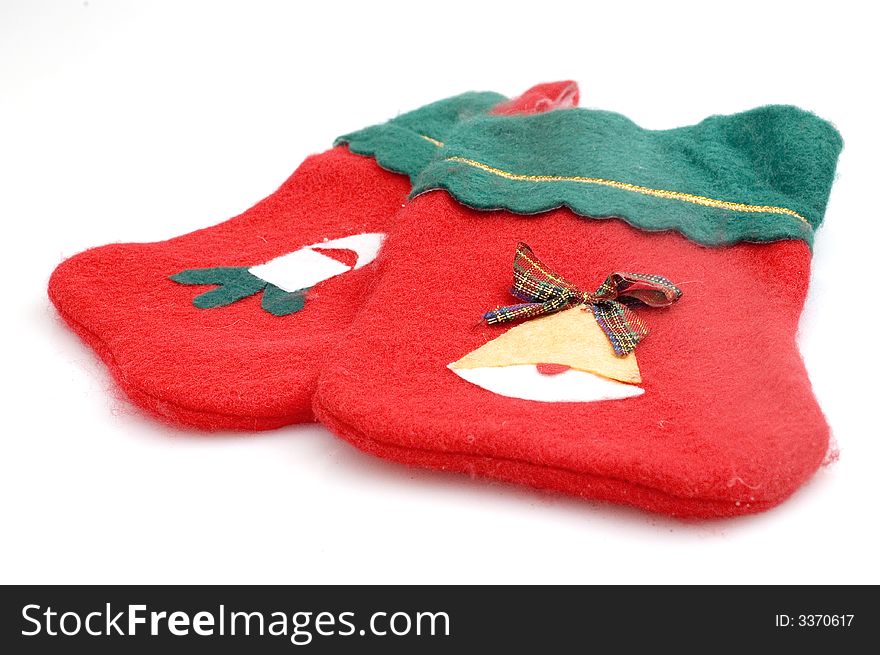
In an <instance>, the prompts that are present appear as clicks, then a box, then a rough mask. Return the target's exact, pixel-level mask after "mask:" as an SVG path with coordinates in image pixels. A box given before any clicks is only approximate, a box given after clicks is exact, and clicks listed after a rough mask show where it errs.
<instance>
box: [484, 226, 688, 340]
mask: <svg viewBox="0 0 880 655" xmlns="http://www.w3.org/2000/svg"><path fill="white" fill-rule="evenodd" d="M510 292H511V293H512V294H513V295H514V296H516V297H517V298H519V299H520V300H525V301H527V302H525V303H522V304H519V305H510V306H508V307H500V308H498V309H494V310H492V311H491V312H487V313H486V314H485V315H484V316H483V318H484V319H486V322H487V323H488V324H489V325H495V324H496V323H507V322H508V321H515V320H517V319H520V318H526V319H528V318H535V317H536V316H543V315H545V314H553V313H555V312H558V311H561V310H563V309H566V308H568V307H572V306H574V305H580V304H585V305H589V306H590V309H591V310H592V312H593V315H594V316H595V317H596V322H597V323H598V324H599V327H601V328H602V331H603V332H604V333H605V335H606V336H607V337H608V340H609V341H610V342H611V346H612V347H613V348H614V353H615V354H616V355H617V356H618V357H624V356H626V355H628V354H629V353H631V352H632V351H633V350H634V349H635V347H636V346H637V345H638V343H639V342H640V341H641V340H642V339H643V338H645V336H646V335H647V334H648V328H647V327H645V324H644V323H642V320H641V319H640V318H639V317H638V316H636V314H635V313H634V312H633V311H632V310H631V309H630V308H629V307H627V306H626V305H624V304H623V302H622V301H630V300H638V301H640V302H643V303H644V304H646V305H648V306H649V307H668V306H669V305H671V304H672V303H674V302H675V301H676V300H678V299H679V298H681V289H679V288H678V287H677V286H675V285H674V284H672V282H670V281H669V280H667V279H666V278H665V277H662V276H660V275H643V274H641V273H612V274H611V275H609V276H608V277H607V278H606V280H605V281H604V282H603V283H602V286H600V287H599V288H598V289H596V291H595V292H594V293H587V292H584V291H581V290H580V289H578V288H577V287H576V286H575V285H574V284H572V283H571V282H569V281H568V280H566V279H565V278H563V277H562V276H561V275H557V274H556V273H554V272H553V271H551V270H550V269H549V268H547V266H545V265H544V264H543V263H542V262H541V261H540V260H539V259H538V258H537V257H535V253H533V252H532V249H531V248H529V247H528V246H527V245H526V244H524V243H520V244H519V246H517V249H516V256H515V257H514V259H513V288H512V289H511V290H510Z"/></svg>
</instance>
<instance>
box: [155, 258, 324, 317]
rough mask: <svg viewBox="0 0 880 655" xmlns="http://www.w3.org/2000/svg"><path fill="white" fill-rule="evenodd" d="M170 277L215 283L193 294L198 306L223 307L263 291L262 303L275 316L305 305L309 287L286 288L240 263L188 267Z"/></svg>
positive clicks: (290, 312) (200, 282)
mask: <svg viewBox="0 0 880 655" xmlns="http://www.w3.org/2000/svg"><path fill="white" fill-rule="evenodd" d="M170 278H171V279H172V280H174V281H175V282H177V283H179V284H191V285H207V284H213V285H216V286H217V288H216V289H212V290H211V291H206V292H205V293H202V294H199V295H198V296H196V297H195V298H193V305H195V306H196V307H198V308H199V309H213V308H215V307H225V306H226V305H231V304H232V303H234V302H238V301H239V300H242V299H244V298H249V297H250V296H253V295H256V294H258V293H260V292H262V293H263V298H262V302H261V305H262V307H263V309H264V310H265V311H267V312H269V313H270V314H273V315H274V316H287V315H289V314H294V313H296V312H298V311H299V310H301V309H302V308H303V306H304V305H305V297H306V292H307V291H308V289H299V290H298V291H285V290H284V289H281V288H279V287H276V286H275V285H274V284H270V283H268V282H266V281H265V280H261V279H260V278H258V277H257V276H256V275H254V274H253V273H251V272H250V271H249V270H248V269H247V268H245V267H243V266H239V267H230V266H220V267H216V268H191V269H188V270H185V271H181V272H180V273H177V274H176V275H171V276H170Z"/></svg>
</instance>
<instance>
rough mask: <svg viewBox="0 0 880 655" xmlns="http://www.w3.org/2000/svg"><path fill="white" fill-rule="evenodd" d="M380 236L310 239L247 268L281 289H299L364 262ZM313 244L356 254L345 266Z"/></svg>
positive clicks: (373, 256) (375, 250)
mask: <svg viewBox="0 0 880 655" xmlns="http://www.w3.org/2000/svg"><path fill="white" fill-rule="evenodd" d="M384 239H385V235H384V234H381V233H378V232H366V233H364V234H353V235H351V236H347V237H342V238H340V239H331V240H327V241H322V242H320V243H313V244H312V245H310V246H303V247H302V248H300V249H299V250H295V251H293V252H291V253H288V254H286V255H281V256H280V257H276V258H275V259H272V260H270V261H268V262H266V263H265V264H260V265H259V266H252V267H251V268H249V269H248V272H250V273H251V274H252V275H255V276H257V277H258V278H260V279H261V280H265V281H266V282H268V283H269V284H273V285H275V286H276V287H278V288H280V289H283V290H284V291H299V290H300V289H307V288H309V287H312V286H314V285H316V284H318V282H323V281H324V280H329V279H330V278H331V277H335V276H337V275H341V274H342V273H345V272H347V271H351V270H355V269H358V268H362V267H363V266H366V265H367V264H369V263H370V262H371V261H373V260H374V259H376V256H377V255H378V254H379V250H380V249H381V248H382V241H383V240H384ZM313 248H323V249H325V250H351V251H353V252H355V253H356V254H357V262H356V263H355V265H354V266H353V267H352V266H348V265H347V264H343V263H342V262H340V261H337V260H335V259H333V258H332V257H328V256H327V255H323V254H321V253H320V252H317V251H315V250H313Z"/></svg>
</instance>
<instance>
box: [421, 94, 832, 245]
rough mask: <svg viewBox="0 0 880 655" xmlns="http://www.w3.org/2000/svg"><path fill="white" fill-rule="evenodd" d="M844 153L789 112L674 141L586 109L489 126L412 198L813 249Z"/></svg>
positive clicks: (437, 164)
mask: <svg viewBox="0 0 880 655" xmlns="http://www.w3.org/2000/svg"><path fill="white" fill-rule="evenodd" d="M842 147H843V141H842V140H841V137H840V134H838V132H837V130H835V129H834V127H833V126H832V125H831V124H830V123H828V122H826V121H824V120H822V119H820V118H818V117H817V116H815V115H813V114H811V113H809V112H806V111H803V110H801V109H798V108H796V107H791V106H783V105H776V106H767V107H760V108H758V109H754V110H751V111H747V112H743V113H740V114H733V115H730V116H712V117H710V118H707V119H706V120H704V121H703V122H701V123H699V124H697V125H693V126H688V127H681V128H676V129H671V130H646V129H643V128H641V127H639V126H638V125H636V124H635V123H633V122H632V121H630V120H629V119H628V118H626V117H625V116H621V115H620V114H615V113H611V112H606V111H596V110H586V109H568V110H564V111H552V112H547V113H544V114H537V115H531V116H480V117H476V118H474V119H473V120H470V121H468V122H467V123H462V124H461V125H459V126H458V127H457V128H456V129H455V131H454V133H453V134H451V135H450V136H449V138H448V140H447V142H446V144H445V146H444V147H443V148H439V149H437V152H435V153H434V160H433V161H432V163H431V164H430V165H429V166H427V167H426V168H425V169H424V170H423V171H422V173H421V174H419V175H418V177H417V178H416V179H415V180H414V188H413V195H417V194H419V193H422V192H425V191H429V190H432V189H441V188H442V189H446V190H447V191H449V193H450V194H452V196H453V197H455V198H456V199H457V200H458V201H460V202H461V203H463V204H465V205H468V206H470V207H474V208H477V209H507V210H510V211H513V212H517V213H520V214H534V213H538V212H543V211H546V210H550V209H554V208H557V207H561V206H567V207H569V208H571V209H572V210H573V211H574V212H576V213H578V214H581V215H583V216H589V217H592V218H610V217H618V218H622V219H623V220H625V221H627V222H629V223H630V224H632V225H634V226H636V227H639V228H642V229H645V230H677V231H679V232H681V233H682V234H684V235H685V236H686V237H688V238H689V239H692V240H694V241H697V242H699V243H702V244H705V245H711V246H714V245H723V244H731V243H736V242H740V241H758V242H763V241H776V240H780V239H803V240H804V241H806V242H807V243H808V244H812V240H813V234H814V232H815V230H816V228H818V227H819V225H820V224H821V223H822V218H823V216H824V214H825V206H826V204H827V202H828V194H829V192H830V189H831V183H832V181H833V178H834V169H835V167H836V165H837V157H838V155H839V153H840V150H841V148H842Z"/></svg>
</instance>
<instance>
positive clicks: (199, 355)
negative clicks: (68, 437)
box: [49, 147, 409, 430]
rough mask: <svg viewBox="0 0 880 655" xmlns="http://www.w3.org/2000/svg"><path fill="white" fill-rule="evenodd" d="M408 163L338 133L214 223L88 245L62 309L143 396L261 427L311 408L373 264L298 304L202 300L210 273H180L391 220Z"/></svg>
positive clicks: (201, 417)
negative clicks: (268, 191)
mask: <svg viewBox="0 0 880 655" xmlns="http://www.w3.org/2000/svg"><path fill="white" fill-rule="evenodd" d="M408 191H409V184H408V181H407V179H406V177H404V176H402V175H397V174H394V173H390V172H388V171H385V170H383V169H381V168H380V167H379V166H378V165H376V163H375V161H374V160H372V159H369V158H366V157H361V156H358V155H354V154H352V153H350V152H349V151H348V149H347V148H345V147H337V148H334V149H332V150H330V151H329V152H326V153H324V154H322V155H317V156H314V157H310V158H308V159H307V160H306V161H305V162H303V164H302V165H301V166H300V167H299V168H298V169H297V171H296V172H295V173H294V174H293V175H292V176H291V177H290V178H289V179H288V180H287V181H286V182H285V183H284V184H283V185H282V186H281V187H280V188H279V189H278V190H277V191H276V192H275V193H274V194H272V195H271V196H269V197H268V198H266V199H265V200H263V201H262V202H260V203H258V204H257V205H255V206H254V207H252V208H251V209H249V210H247V211H246V212H245V213H243V214H241V215H240V216H238V217H236V218H233V219H231V220H229V221H226V222H224V223H221V224H219V225H216V226H214V227H211V228H208V229H205V230H199V231H198V232H193V233H191V234H187V235H184V236H180V237H177V238H175V239H171V240H169V241H164V242H160V243H149V244H118V245H117V244H113V245H107V246H103V247H100V248H95V249H92V250H88V251H86V252H84V253H81V254H79V255H77V256H75V257H72V258H70V259H68V260H67V261H65V262H63V263H62V264H61V265H60V266H59V267H58V268H57V269H56V270H55V272H54V273H53V275H52V277H51V280H50V283H49V295H50V297H51V299H52V301H53V302H54V303H55V305H56V307H57V308H58V311H59V313H60V314H61V316H62V317H64V319H65V320H66V321H67V323H68V324H69V325H70V327H71V328H72V329H73V330H74V331H75V332H76V333H77V334H79V335H80V336H81V337H82V338H83V339H84V340H85V341H86V342H87V343H88V344H89V345H90V346H92V348H94V349H95V351H96V352H98V354H99V355H100V356H101V358H102V359H103V360H104V361H105V362H106V364H107V366H108V367H109V368H110V371H111V372H112V373H113V377H114V378H115V380H116V381H117V382H118V383H119V386H120V387H121V388H122V389H123V390H124V391H125V392H126V394H128V396H129V397H130V398H131V399H132V400H133V401H134V402H135V403H137V404H138V405H140V406H141V407H143V408H145V409H147V410H149V411H150V412H152V413H153V414H155V415H157V416H159V417H162V418H165V419H167V420H169V421H171V422H174V423H183V424H188V425H191V426H194V427H198V428H203V429H242V430H263V429H269V428H276V427H279V426H282V425H286V424H289V423H296V422H302V421H308V420H311V419H312V414H311V408H310V406H311V395H312V390H313V387H314V383H315V377H316V375H317V369H318V365H319V363H320V359H321V356H322V355H323V354H324V353H325V351H326V350H327V349H328V347H329V346H330V345H331V344H332V343H334V342H335V340H336V338H337V335H338V333H339V332H340V331H341V330H342V329H343V328H344V327H345V326H346V325H347V324H348V322H349V321H350V320H351V318H352V317H353V316H354V314H355V312H356V311H357V308H358V305H359V304H360V302H361V299H362V298H363V297H364V296H365V295H366V293H367V291H368V287H369V284H370V281H371V277H372V275H373V272H374V270H375V264H370V265H368V266H366V267H364V268H361V269H358V270H354V271H350V272H348V273H345V274H344V275H339V276H337V277H334V278H331V279H329V280H327V281H325V282H322V283H320V284H318V285H317V286H315V287H313V288H312V289H311V290H310V291H309V292H308V295H307V300H306V306H305V308H304V309H303V310H302V311H300V312H298V313H296V314H293V315H290V316H287V317H278V316H274V315H272V314H270V313H268V312H265V311H263V310H262V309H261V308H260V296H259V295H257V296H252V297H250V298H245V299H244V300H240V301H238V302H235V303H233V304H231V305H228V306H226V307H217V308H213V309H198V308H197V307H195V306H193V303H192V301H193V298H194V297H195V296H197V295H198V294H199V293H202V292H204V291H207V290H209V289H211V288H212V287H211V286H205V287H202V286H189V285H182V284H177V283H176V282H173V281H172V280H170V279H168V276H169V275H172V274H175V273H178V272H180V271H182V270H184V269H190V268H207V267H213V266H253V265H256V264H260V263H263V262H265V261H268V260H270V259H272V258H274V257H277V256H280V255H283V254H285V253H288V252H291V251H293V250H296V249H298V248H300V247H302V246H305V245H309V244H312V243H316V242H319V241H321V240H322V239H324V238H329V239H334V238H338V237H345V236H349V235H351V234H358V233H362V232H383V231H385V230H386V229H387V227H388V218H389V216H392V215H393V213H394V212H395V211H396V210H398V209H399V208H400V205H401V203H402V202H404V200H405V198H406V195H407V193H408Z"/></svg>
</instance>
